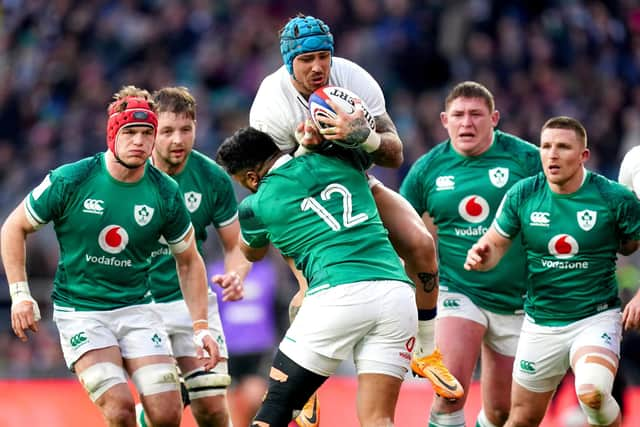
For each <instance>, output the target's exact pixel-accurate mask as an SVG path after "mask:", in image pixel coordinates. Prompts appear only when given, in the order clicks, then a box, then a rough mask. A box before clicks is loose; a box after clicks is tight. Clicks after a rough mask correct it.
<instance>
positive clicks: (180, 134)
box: [153, 112, 196, 172]
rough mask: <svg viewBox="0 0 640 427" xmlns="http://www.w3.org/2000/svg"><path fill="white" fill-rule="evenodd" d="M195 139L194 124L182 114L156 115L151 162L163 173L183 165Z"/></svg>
mask: <svg viewBox="0 0 640 427" xmlns="http://www.w3.org/2000/svg"><path fill="white" fill-rule="evenodd" d="M195 138H196V122H195V120H193V119H192V118H190V117H189V116H187V115H186V114H184V113H180V114H176V113H172V112H162V113H160V114H158V135H157V136H156V145H155V147H154V148H153V161H154V164H155V165H156V166H158V167H159V168H160V169H162V170H163V171H165V172H170V171H171V169H176V168H178V167H179V166H181V165H183V164H184V163H185V162H186V160H187V158H188V157H189V154H190V153H191V150H192V149H193V143H194V141H195Z"/></svg>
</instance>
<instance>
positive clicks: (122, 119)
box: [107, 97, 158, 157]
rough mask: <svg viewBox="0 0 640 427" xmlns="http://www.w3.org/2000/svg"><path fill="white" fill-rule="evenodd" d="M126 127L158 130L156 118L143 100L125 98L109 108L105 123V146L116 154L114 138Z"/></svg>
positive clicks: (147, 103)
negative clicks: (146, 127) (143, 127)
mask: <svg viewBox="0 0 640 427" xmlns="http://www.w3.org/2000/svg"><path fill="white" fill-rule="evenodd" d="M128 126H149V127H152V128H153V130H154V132H155V131H156V129H157V128H158V116H156V113H154V112H153V110H152V109H151V106H150V105H149V102H148V101H147V100H146V99H144V98H136V97H126V98H123V99H119V100H117V101H116V102H114V103H113V104H111V106H110V107H109V121H108V122H107V146H108V147H109V150H111V152H112V153H113V154H114V155H115V156H116V157H118V155H117V154H116V138H117V136H118V133H119V132H120V129H122V128H125V127H128Z"/></svg>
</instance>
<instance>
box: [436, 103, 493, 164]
mask: <svg viewBox="0 0 640 427" xmlns="http://www.w3.org/2000/svg"><path fill="white" fill-rule="evenodd" d="M498 120H500V113H499V112H498V111H497V110H494V111H489V106H488V105H487V103H486V102H485V100H484V99H482V98H462V97H460V98H456V99H454V100H453V101H451V103H450V104H449V107H448V108H447V111H444V112H442V113H440V121H441V122H442V126H444V128H445V129H446V130H447V133H448V134H449V138H451V143H452V144H453V148H454V149H455V150H456V151H457V152H458V153H460V154H462V155H464V156H478V155H480V154H482V153H484V152H485V151H487V150H488V149H489V147H490V146H491V142H492V141H493V128H494V127H496V125H497V124H498Z"/></svg>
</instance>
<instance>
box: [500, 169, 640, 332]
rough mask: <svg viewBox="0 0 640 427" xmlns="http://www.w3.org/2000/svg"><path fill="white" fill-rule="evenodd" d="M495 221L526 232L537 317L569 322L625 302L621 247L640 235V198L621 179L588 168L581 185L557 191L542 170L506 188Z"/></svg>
mask: <svg viewBox="0 0 640 427" xmlns="http://www.w3.org/2000/svg"><path fill="white" fill-rule="evenodd" d="M495 227H496V230H497V231H498V232H499V233H500V234H502V235H503V236H505V237H508V238H513V236H516V235H517V234H518V233H520V234H521V235H522V238H523V242H524V246H525V250H526V253H527V266H528V274H529V278H528V279H529V280H528V289H527V298H526V301H525V311H526V313H527V314H528V315H529V316H530V317H531V318H532V319H533V320H534V321H535V322H536V323H539V324H542V325H565V324H568V323H571V322H573V321H576V320H580V319H583V318H585V317H588V316H591V315H593V314H596V313H598V312H600V311H603V310H607V309H610V308H612V307H619V306H620V300H619V298H618V284H617V281H616V274H615V273H616V257H617V250H618V248H619V245H620V242H621V241H627V240H639V239H640V202H639V201H638V200H637V199H636V197H635V196H634V194H633V193H632V192H631V191H629V190H628V189H626V188H624V187H623V186H622V185H620V184H618V183H616V182H613V181H610V180H608V179H607V178H605V177H603V176H601V175H598V174H596V173H594V172H589V171H586V176H585V181H584V183H583V184H582V186H581V187H580V189H579V190H578V191H576V192H574V193H572V194H556V193H554V192H552V191H551V190H550V189H549V186H548V184H547V181H546V179H545V176H544V174H542V173H541V174H539V175H537V176H535V177H531V178H528V179H526V180H523V181H521V182H519V183H518V184H516V185H515V186H514V187H513V188H512V189H511V190H509V191H508V192H507V194H506V196H505V199H504V202H503V204H502V207H501V209H500V210H499V212H498V214H497V216H496V220H495Z"/></svg>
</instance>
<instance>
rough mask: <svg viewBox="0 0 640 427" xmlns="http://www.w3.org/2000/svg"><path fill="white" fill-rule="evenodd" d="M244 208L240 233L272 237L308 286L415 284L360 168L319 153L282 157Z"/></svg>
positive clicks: (256, 241) (255, 238) (260, 243)
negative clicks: (379, 282)
mask: <svg viewBox="0 0 640 427" xmlns="http://www.w3.org/2000/svg"><path fill="white" fill-rule="evenodd" d="M276 165H277V167H274V168H272V170H271V171H270V172H269V173H268V174H267V175H266V176H265V177H264V178H263V180H262V182H261V183H260V186H259V188H258V192H257V193H256V194H253V195H250V196H248V197H247V198H245V199H244V200H243V201H242V202H241V203H240V207H239V218H240V226H241V229H242V238H243V239H244V241H245V242H246V243H247V244H248V245H249V246H251V247H256V248H260V247H264V246H265V245H267V244H268V243H269V242H271V243H272V244H273V245H274V246H275V247H276V248H278V249H279V250H280V251H281V252H282V254H283V255H285V256H290V257H291V258H293V260H294V261H295V264H296V267H297V268H298V269H300V270H301V271H302V273H303V274H304V276H305V277H306V278H307V281H308V282H309V290H308V293H314V292H318V291H321V290H323V289H326V288H329V287H333V286H337V285H341V284H345V283H353V282H359V281H368V280H400V281H404V282H407V283H409V284H411V285H413V284H412V283H411V281H410V280H409V278H408V277H407V275H406V274H405V272H404V269H403V267H402V265H401V263H400V259H399V258H398V255H397V254H396V252H395V251H394V249H393V247H392V246H391V243H390V242H389V239H388V237H387V231H386V229H385V228H384V227H383V225H382V222H381V220H380V217H379V215H378V211H377V208H376V204H375V202H374V200H373V196H372V195H371V190H370V189H369V186H368V184H367V180H366V178H365V175H364V173H363V169H362V168H363V167H365V166H366V164H365V163H364V161H363V162H358V166H359V167H358V168H354V167H353V166H352V165H349V164H348V163H347V162H345V161H344V160H341V159H340V158H337V157H329V156H325V155H322V154H316V153H314V154H307V155H304V156H300V157H296V158H291V157H290V156H288V155H287V156H283V157H281V158H280V159H278V162H277V163H276Z"/></svg>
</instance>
